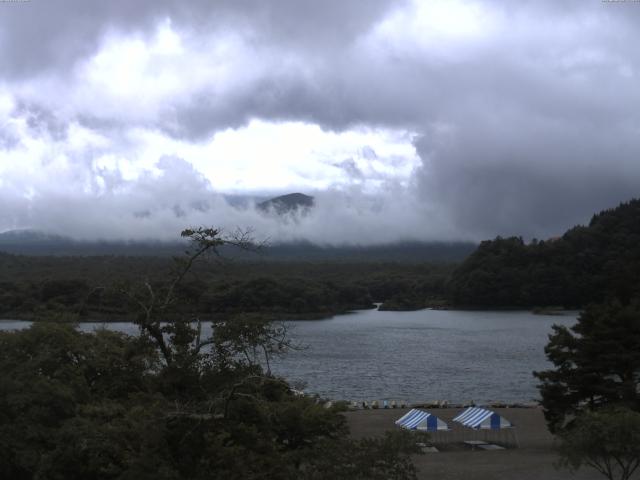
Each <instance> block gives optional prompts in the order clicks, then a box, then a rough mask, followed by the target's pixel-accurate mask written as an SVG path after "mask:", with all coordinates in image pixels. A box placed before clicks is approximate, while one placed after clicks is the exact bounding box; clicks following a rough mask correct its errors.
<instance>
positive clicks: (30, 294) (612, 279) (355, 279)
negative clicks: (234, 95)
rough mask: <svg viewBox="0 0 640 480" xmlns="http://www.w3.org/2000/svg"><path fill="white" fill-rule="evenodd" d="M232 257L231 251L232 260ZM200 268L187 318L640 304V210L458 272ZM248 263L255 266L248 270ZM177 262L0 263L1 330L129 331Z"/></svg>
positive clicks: (255, 258) (513, 248)
mask: <svg viewBox="0 0 640 480" xmlns="http://www.w3.org/2000/svg"><path fill="white" fill-rule="evenodd" d="M223 252H224V251H223ZM251 255H252V256H251V257H248V256H247V255H246V254H245V256H244V257H243V258H242V259H238V258H237V257H236V258H234V257H232V258H228V257H227V255H224V254H223V255H221V257H216V258H215V259H212V261H209V262H203V263H202V264H199V265H197V266H196V267H195V268H194V269H193V271H192V272H191V274H190V276H189V278H188V279H185V281H184V282H182V283H181V286H180V289H179V291H178V292H176V293H177V295H178V296H179V297H180V302H179V303H180V305H181V308H182V311H181V312H180V313H181V314H185V313H192V314H194V315H199V316H201V317H202V318H212V317H214V316H225V315H232V314H235V313H238V312H250V313H261V314H270V315H273V316H277V317H278V318H285V319H286V318H307V319H314V318H324V317H327V316H331V315H333V314H336V313H341V312H345V311H349V310H354V309H366V308H373V307H374V303H382V304H383V305H382V306H381V307H380V308H381V309H383V310H385V309H386V310H415V309H420V308H425V307H434V308H447V307H452V306H453V307H458V308H460V307H476V308H495V307H512V308H535V307H548V306H553V307H565V308H580V307H583V306H585V305H587V304H588V303H590V302H600V301H605V300H608V299H612V298H616V299H618V300H620V301H622V302H623V303H626V302H628V301H629V299H631V298H633V297H634V296H638V294H639V293H640V276H639V275H638V274H637V272H639V271H640V200H632V201H630V202H628V203H623V204H621V205H620V206H618V207H617V208H614V209H611V210H605V211H603V212H601V213H599V214H596V215H594V216H593V218H592V219H591V222H590V223H589V225H588V226H577V227H575V228H572V229H570V230H569V231H567V232H566V233H565V234H564V235H563V236H562V237H559V238H554V239H549V240H540V241H538V240H535V239H534V240H532V241H531V242H529V243H526V242H525V241H524V240H523V239H522V238H520V237H511V238H501V237H498V238H496V239H495V240H489V241H485V242H482V243H481V244H480V246H479V247H478V248H477V249H476V251H475V252H473V253H472V254H471V255H470V256H468V258H467V259H466V260H464V261H463V262H462V263H460V264H455V263H446V262H426V263H425V262H421V261H419V256H418V257H417V258H416V261H415V262H414V263H408V262H404V261H403V262H374V261H356V260H354V259H352V260H351V261H338V260H335V259H334V260H330V261H329V260H318V259H315V260H314V261H311V260H308V261H298V260H286V261H273V260H272V259H270V258H269V255H264V254H259V253H258V254H256V253H252V254H251ZM248 258H250V260H248ZM173 263H174V260H173V259H172V258H171V257H168V256H157V257H152V256H117V255H102V256H23V255H14V254H9V253H0V318H15V319H35V320H52V319H54V320H71V321H82V320H89V319H96V320H122V319H129V317H130V313H129V311H128V310H127V308H126V307H125V303H126V302H125V298H124V295H125V293H126V292H127V291H129V289H130V285H131V284H132V283H135V282H138V281H140V280H143V279H144V280H146V281H148V282H149V283H150V284H154V282H158V281H160V280H161V279H162V278H164V277H165V276H166V273H167V272H168V271H170V270H171V268H172V265H173Z"/></svg>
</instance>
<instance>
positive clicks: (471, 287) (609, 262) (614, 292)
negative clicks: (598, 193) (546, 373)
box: [448, 200, 640, 308]
mask: <svg viewBox="0 0 640 480" xmlns="http://www.w3.org/2000/svg"><path fill="white" fill-rule="evenodd" d="M638 271H640V200H632V201H630V202H628V203H623V204H621V205H620V206H618V207H617V208H615V209H612V210H607V211H604V212H601V213H599V214H598V215H595V216H594V217H593V219H592V220H591V222H590V224H589V226H588V227H575V228H573V229H571V230H569V231H567V232H566V233H565V234H564V235H563V236H562V237H560V238H555V239H549V240H547V241H537V240H534V241H532V242H531V243H530V244H528V245H527V244H525V243H524V241H523V240H522V238H518V237H511V238H501V237H498V238H496V239H495V240H493V241H485V242H482V243H481V244H480V246H479V247H478V248H477V250H476V251H475V252H474V253H473V254H471V255H470V256H469V257H468V258H467V260H465V261H464V262H463V263H462V264H461V265H460V266H459V267H458V268H457V269H456V270H455V271H454V272H453V274H452V277H451V280H450V282H449V284H448V289H449V294H450V296H451V301H452V302H453V303H454V304H456V305H466V306H481V307H495V306H509V307H532V306H548V305H563V306H565V307H569V308H577V307H582V306H584V305H586V304H588V303H590V302H593V301H604V300H606V299H612V298H617V299H619V300H620V301H622V302H623V303H627V302H628V301H630V299H631V298H633V297H634V296H637V295H638V294H640V277H639V276H638V275H637V272H638Z"/></svg>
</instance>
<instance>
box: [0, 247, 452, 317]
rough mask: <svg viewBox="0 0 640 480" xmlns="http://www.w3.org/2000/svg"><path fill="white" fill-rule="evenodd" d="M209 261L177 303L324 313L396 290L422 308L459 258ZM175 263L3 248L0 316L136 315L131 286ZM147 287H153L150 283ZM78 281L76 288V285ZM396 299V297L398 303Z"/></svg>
mask: <svg viewBox="0 0 640 480" xmlns="http://www.w3.org/2000/svg"><path fill="white" fill-rule="evenodd" d="M216 260H217V263H216V267H217V268H209V267H207V266H206V263H205V262H201V263H196V264H194V265H193V266H192V269H191V271H192V273H193V275H190V276H189V277H187V278H185V279H184V280H183V281H182V282H180V284H179V285H177V286H176V288H175V292H174V293H175V299H176V305H175V306H174V307H175V308H174V313H175V312H176V310H178V311H179V313H180V314H181V315H189V314H191V315H198V316H200V317H202V318H206V319H212V318H213V317H230V316H233V315H235V314H237V313H249V312H251V313H260V314H265V315H271V316H273V317H279V318H296V319H299V318H311V319H312V318H321V317H328V316H331V315H334V314H337V313H342V312H345V311H348V310H355V309H365V308H372V306H373V305H372V304H373V302H386V301H387V300H390V299H392V297H398V296H403V297H406V298H408V299H409V302H408V303H409V304H410V305H412V306H413V307H414V308H423V307H425V306H427V304H431V300H432V299H436V300H439V301H442V299H444V298H445V297H446V291H445V282H446V279H447V277H448V275H449V273H450V272H451V270H452V266H451V265H442V264H440V265H430V264H419V265H410V264H389V263H386V264H375V263H308V262H298V263H292V262H272V263H268V262H260V261H257V260H260V257H256V256H255V255H254V257H253V262H229V261H224V260H220V259H216ZM175 267H176V265H175V263H172V262H171V261H170V260H169V259H167V258H153V257H17V256H13V255H5V254H1V253H0V317H3V318H13V319H16V318H22V319H29V320H45V321H86V320H105V321H114V320H133V316H132V313H131V310H130V309H129V308H128V305H127V303H128V301H127V298H126V296H125V295H124V294H123V291H130V290H131V289H132V287H133V286H134V285H137V284H138V282H139V280H140V278H146V279H147V280H148V282H149V284H150V285H152V286H154V285H155V286H156V287H159V286H160V285H161V284H162V283H163V282H164V281H165V280H166V278H168V277H169V276H171V275H172V274H173V273H174V272H175ZM143 288H146V287H144V286H143ZM74 289H75V290H74ZM392 305H393V302H392V303H390V304H389V306H392Z"/></svg>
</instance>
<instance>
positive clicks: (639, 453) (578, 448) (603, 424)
mask: <svg viewBox="0 0 640 480" xmlns="http://www.w3.org/2000/svg"><path fill="white" fill-rule="evenodd" d="M561 439H562V443H561V446H560V454H561V462H560V465H561V466H564V467H567V468H569V469H571V470H577V469H579V468H580V467H582V466H583V465H585V466H588V467H591V468H594V469H596V470H597V471H598V472H600V473H601V474H602V475H604V476H605V477H607V478H608V479H609V480H614V479H620V480H627V479H629V478H630V477H631V475H633V473H634V471H635V470H636V469H637V468H638V466H639V465H640V413H638V412H635V411H632V410H629V409H624V408H613V409H605V410H602V411H597V412H586V413H584V414H582V415H580V416H579V417H578V418H577V419H576V420H575V422H574V424H573V425H572V426H571V428H570V429H568V430H566V431H565V432H564V433H563V434H562V435H561Z"/></svg>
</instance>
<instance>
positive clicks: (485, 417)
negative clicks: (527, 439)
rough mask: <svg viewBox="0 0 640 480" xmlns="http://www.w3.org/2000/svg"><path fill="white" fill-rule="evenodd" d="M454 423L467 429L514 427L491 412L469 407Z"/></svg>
mask: <svg viewBox="0 0 640 480" xmlns="http://www.w3.org/2000/svg"><path fill="white" fill-rule="evenodd" d="M453 421H454V422H458V423H461V424H462V425H464V426H465V427H469V428H475V429H482V430H499V429H501V428H510V427H513V425H512V424H511V422H509V420H507V419H506V418H504V417H501V416H500V415H498V414H497V413H495V412H492V411H491V410H487V409H486V408H480V407H469V408H467V409H466V410H465V411H464V412H462V413H461V414H460V415H458V416H457V417H456V418H454V419H453Z"/></svg>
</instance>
